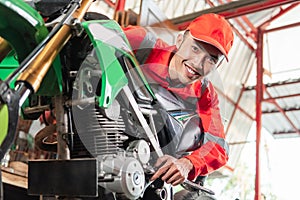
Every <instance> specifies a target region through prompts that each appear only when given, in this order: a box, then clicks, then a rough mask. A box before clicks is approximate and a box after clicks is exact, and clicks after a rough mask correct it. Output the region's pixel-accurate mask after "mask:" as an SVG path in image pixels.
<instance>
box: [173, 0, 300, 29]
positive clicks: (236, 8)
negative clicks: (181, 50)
mask: <svg viewBox="0 0 300 200" xmlns="http://www.w3.org/2000/svg"><path fill="white" fill-rule="evenodd" d="M294 2H297V0H264V1H262V0H247V1H233V2H230V3H226V4H223V5H220V6H217V7H213V8H209V9H205V10H201V11H199V12H194V13H191V14H188V15H184V16H181V17H177V18H174V19H171V21H172V23H173V24H175V25H176V26H178V27H181V28H182V30H183V29H184V28H185V27H186V26H188V24H189V23H190V22H191V21H192V20H193V19H195V18H196V17H198V16H200V15H202V14H205V13H217V14H220V15H223V16H225V17H226V18H228V19H229V18H234V17H239V16H243V15H246V14H251V13H255V12H258V11H262V10H265V9H269V8H274V7H278V6H282V5H285V4H289V3H294Z"/></svg>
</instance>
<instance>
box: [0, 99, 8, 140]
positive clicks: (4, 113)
mask: <svg viewBox="0 0 300 200" xmlns="http://www.w3.org/2000/svg"><path fill="white" fill-rule="evenodd" d="M8 116H9V115H8V107H7V105H5V104H2V105H0V119H1V120H0V127H1V128H0V144H2V142H3V140H4V139H5V137H6V135H7V131H8V126H9V124H8V120H9V119H8Z"/></svg>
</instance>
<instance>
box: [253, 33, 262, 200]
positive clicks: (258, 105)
mask: <svg viewBox="0 0 300 200" xmlns="http://www.w3.org/2000/svg"><path fill="white" fill-rule="evenodd" d="M256 58H257V61H256V62H257V67H256V70H257V79H256V173H255V197H254V199H255V200H260V199H261V198H260V197H261V188H260V140H261V128H262V117H261V116H262V110H261V107H262V100H263V71H264V70H263V32H262V30H261V29H258V31H257V49H256Z"/></svg>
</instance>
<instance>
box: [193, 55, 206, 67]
mask: <svg viewBox="0 0 300 200" xmlns="http://www.w3.org/2000/svg"><path fill="white" fill-rule="evenodd" d="M204 58H205V54H204V53H201V54H199V55H197V56H194V57H193V59H192V64H193V67H195V68H197V69H203V67H204V66H203V63H204V62H203V61H204Z"/></svg>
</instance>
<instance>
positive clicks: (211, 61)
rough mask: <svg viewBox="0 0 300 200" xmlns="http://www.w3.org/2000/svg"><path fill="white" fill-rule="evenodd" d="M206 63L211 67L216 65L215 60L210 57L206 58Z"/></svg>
mask: <svg viewBox="0 0 300 200" xmlns="http://www.w3.org/2000/svg"><path fill="white" fill-rule="evenodd" d="M206 61H207V62H208V63H209V64H211V65H215V64H217V59H216V58H214V57H211V56H208V57H206Z"/></svg>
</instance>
